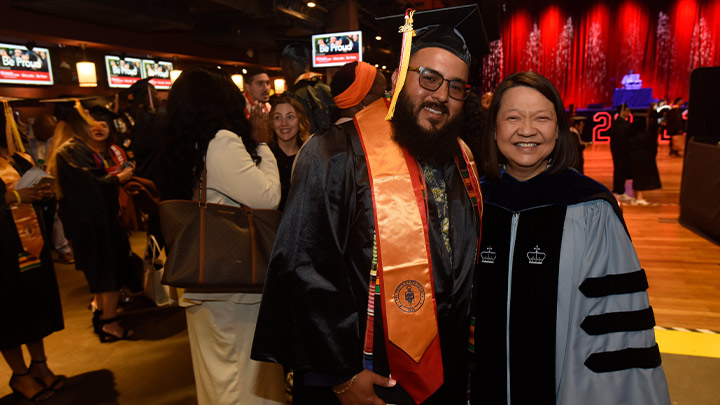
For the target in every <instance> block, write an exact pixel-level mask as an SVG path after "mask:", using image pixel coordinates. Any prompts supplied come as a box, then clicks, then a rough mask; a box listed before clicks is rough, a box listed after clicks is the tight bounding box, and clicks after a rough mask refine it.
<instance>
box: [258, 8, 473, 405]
mask: <svg viewBox="0 0 720 405" xmlns="http://www.w3.org/2000/svg"><path fill="white" fill-rule="evenodd" d="M403 22H405V25H404V26H403V29H402V31H403V39H404V41H405V42H404V46H403V51H404V55H403V58H402V60H401V64H400V67H399V69H398V70H397V71H396V72H395V73H394V74H393V87H394V93H393V101H392V102H390V103H388V101H387V100H386V99H384V98H381V99H379V100H376V101H375V102H373V103H371V104H370V105H368V106H366V107H365V108H363V109H362V110H361V111H360V112H358V113H357V114H356V115H355V116H354V118H353V119H352V121H346V122H344V123H342V124H340V125H332V126H330V127H328V128H327V129H326V130H324V131H321V132H319V133H317V134H316V135H315V136H313V137H312V138H311V139H310V140H309V141H308V142H307V143H306V145H305V146H304V147H303V150H302V151H301V152H300V154H299V155H298V158H297V159H298V160H297V162H296V165H295V171H294V174H293V184H292V185H291V189H290V195H289V199H288V205H287V206H286V211H285V215H284V217H283V220H282V223H281V225H280V229H279V231H278V236H277V239H276V242H275V247H274V251H273V254H272V257H271V261H270V265H269V270H268V276H267V279H266V283H265V290H264V292H263V301H262V306H261V309H260V316H259V319H258V324H257V329H256V334H255V339H254V342H253V354H252V358H253V359H255V360H260V361H272V362H279V363H282V364H283V365H284V366H285V367H286V368H289V369H292V370H294V392H293V395H294V398H293V400H294V403H295V404H333V403H334V404H338V403H342V404H384V403H394V404H420V403H422V404H444V405H445V404H460V403H465V402H466V400H467V382H468V377H467V369H466V354H465V353H466V347H467V341H468V329H469V318H468V308H469V301H470V287H471V284H472V271H473V268H474V267H475V264H476V252H477V246H478V239H479V228H480V219H479V218H480V210H481V209H480V207H479V205H478V204H479V202H480V201H481V199H480V195H479V188H478V184H477V178H476V176H475V173H474V171H475V168H474V163H473V161H472V158H471V156H469V154H468V153H467V152H466V151H465V149H464V148H463V146H462V145H461V143H460V142H459V140H458V137H457V132H458V128H459V127H460V126H461V124H462V120H463V116H462V110H463V108H462V107H463V102H464V100H465V99H466V98H467V96H468V95H469V93H470V91H471V89H470V86H469V85H468V84H467V80H468V70H469V65H470V57H471V56H470V51H473V52H476V55H479V54H480V53H481V52H483V51H484V52H487V40H486V37H485V32H484V29H483V25H482V20H481V18H480V14H479V10H478V9H477V6H475V5H472V6H462V7H453V8H449V9H441V10H431V11H427V12H417V13H414V15H413V13H412V12H408V14H407V15H406V18H405V19H403V18H402V16H398V17H397V18H396V19H395V20H394V21H393V22H391V24H392V25H394V26H395V27H398V26H400V25H402V24H403ZM413 23H414V26H415V34H416V36H414V37H413V29H412V25H413ZM418 27H421V28H418ZM395 100H396V104H394V103H395ZM393 110H394V111H393ZM390 118H391V119H390Z"/></svg>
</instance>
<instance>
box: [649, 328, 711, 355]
mask: <svg viewBox="0 0 720 405" xmlns="http://www.w3.org/2000/svg"><path fill="white" fill-rule="evenodd" d="M655 339H656V340H657V343H658V346H660V352H661V353H669V354H683V355H686V356H702V357H714V358H718V359H720V335H719V334H710V333H700V332H689V331H688V332H680V331H674V330H661V329H655Z"/></svg>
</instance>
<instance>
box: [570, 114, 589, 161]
mask: <svg viewBox="0 0 720 405" xmlns="http://www.w3.org/2000/svg"><path fill="white" fill-rule="evenodd" d="M586 119H587V118H586V117H582V116H579V115H575V116H573V117H572V118H571V119H570V132H571V133H572V135H573V138H572V140H573V144H574V145H575V150H576V151H577V162H576V163H575V164H574V165H573V166H572V167H573V168H574V169H575V170H577V171H578V172H580V174H584V173H585V157H584V156H583V152H584V151H585V147H586V146H587V145H590V144H591V143H592V142H585V141H583V139H582V133H583V130H584V129H585V120H586Z"/></svg>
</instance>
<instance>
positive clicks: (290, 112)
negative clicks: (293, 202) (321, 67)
mask: <svg viewBox="0 0 720 405" xmlns="http://www.w3.org/2000/svg"><path fill="white" fill-rule="evenodd" d="M268 125H269V130H270V131H271V133H272V137H271V138H270V143H269V144H270V150H272V152H273V155H275V160H277V165H278V170H279V172H280V185H281V190H282V191H281V198H280V205H279V206H278V209H279V210H281V211H282V210H283V208H285V201H287V196H288V192H289V191H290V178H291V176H292V167H293V162H295V156H296V155H297V153H298V151H299V150H300V147H301V146H302V144H303V142H305V140H307V139H308V138H309V137H310V121H308V119H307V115H305V110H304V109H303V107H302V106H301V105H300V103H299V102H298V101H297V100H295V99H294V98H292V97H280V98H279V99H277V100H276V101H275V105H273V107H272V109H271V110H270V122H269V123H268Z"/></svg>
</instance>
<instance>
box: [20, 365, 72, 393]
mask: <svg viewBox="0 0 720 405" xmlns="http://www.w3.org/2000/svg"><path fill="white" fill-rule="evenodd" d="M40 364H45V367H47V359H45V360H32V361H30V369H29V370H28V371H29V372H30V373H31V374H32V371H33V368H34V367H39V365H40ZM48 371H50V370H49V369H48ZM50 374H52V375H54V376H55V379H54V380H53V381H52V382H51V383H50V384H48V383H46V382H45V381H43V380H42V379H40V378H38V377H34V378H35V380H37V382H39V383H40V384H42V385H43V386H45V387H46V388H47V389H50V390H53V391H55V392H57V391H60V390H61V389H63V388H65V380H67V378H66V377H65V376H64V375H55V374H54V373H53V372H52V371H50Z"/></svg>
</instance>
